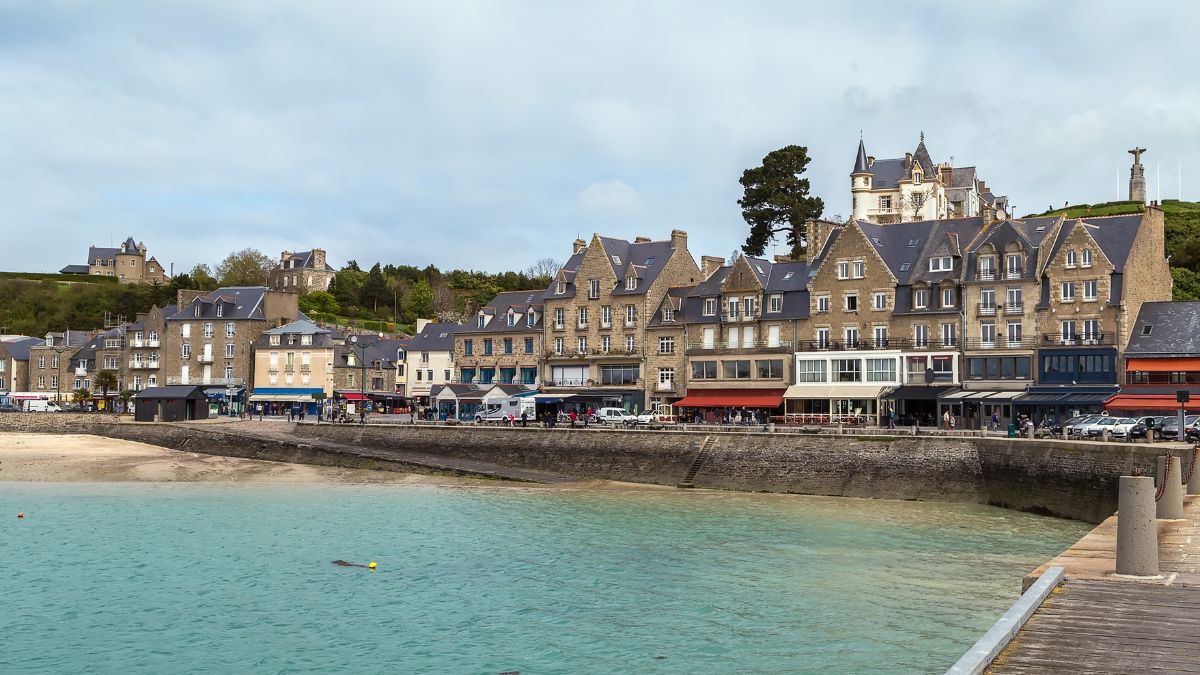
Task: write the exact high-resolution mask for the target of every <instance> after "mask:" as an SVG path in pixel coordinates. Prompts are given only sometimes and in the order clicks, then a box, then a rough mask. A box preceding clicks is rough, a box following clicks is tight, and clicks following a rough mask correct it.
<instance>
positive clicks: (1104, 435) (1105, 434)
mask: <svg viewBox="0 0 1200 675" xmlns="http://www.w3.org/2000/svg"><path fill="white" fill-rule="evenodd" d="M1100 440H1102V441H1104V442H1105V443H1108V442H1109V441H1111V440H1112V432H1111V431H1109V430H1108V429H1101V430H1100Z"/></svg>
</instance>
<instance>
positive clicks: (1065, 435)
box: [1062, 422, 1071, 441]
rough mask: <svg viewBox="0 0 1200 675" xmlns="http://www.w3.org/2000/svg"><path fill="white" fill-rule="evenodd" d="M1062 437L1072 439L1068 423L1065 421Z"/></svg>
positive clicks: (1067, 439) (1066, 439)
mask: <svg viewBox="0 0 1200 675" xmlns="http://www.w3.org/2000/svg"><path fill="white" fill-rule="evenodd" d="M1062 439H1063V440H1064V441H1069V440H1071V434H1069V433H1067V423H1066V422H1063V425H1062Z"/></svg>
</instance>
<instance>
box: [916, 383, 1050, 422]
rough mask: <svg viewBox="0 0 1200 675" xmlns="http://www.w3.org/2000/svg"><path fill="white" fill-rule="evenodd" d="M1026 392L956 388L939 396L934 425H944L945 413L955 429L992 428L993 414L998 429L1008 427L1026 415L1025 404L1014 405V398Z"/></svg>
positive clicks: (1027, 411)
mask: <svg viewBox="0 0 1200 675" xmlns="http://www.w3.org/2000/svg"><path fill="white" fill-rule="evenodd" d="M1024 393H1025V390H1024V389H1019V390H996V389H986V390H970V389H957V390H952V391H949V392H947V393H944V394H941V395H940V396H939V397H938V420H937V425H938V426H940V427H945V426H946V422H945V420H946V414H947V413H948V414H949V416H950V418H951V421H950V425H951V426H952V427H953V428H955V429H968V430H974V431H979V430H981V429H985V428H991V426H992V424H993V415H994V416H995V426H996V427H997V428H998V429H1007V428H1008V425H1009V424H1016V422H1017V419H1018V417H1019V416H1021V415H1028V414H1029V413H1030V408H1029V407H1028V406H1020V407H1019V406H1017V405H1016V404H1015V399H1016V398H1017V397H1019V396H1021V395H1022V394H1024Z"/></svg>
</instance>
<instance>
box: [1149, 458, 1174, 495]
mask: <svg viewBox="0 0 1200 675" xmlns="http://www.w3.org/2000/svg"><path fill="white" fill-rule="evenodd" d="M1174 460H1175V455H1167V461H1165V462H1163V476H1162V480H1160V481H1158V491H1156V492H1155V493H1154V501H1158V500H1160V499H1162V496H1163V492H1165V491H1166V489H1167V476H1170V475H1171V462H1172V461H1174Z"/></svg>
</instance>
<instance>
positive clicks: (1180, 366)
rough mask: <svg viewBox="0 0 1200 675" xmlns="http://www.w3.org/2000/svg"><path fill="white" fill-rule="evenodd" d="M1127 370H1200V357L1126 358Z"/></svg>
mask: <svg viewBox="0 0 1200 675" xmlns="http://www.w3.org/2000/svg"><path fill="white" fill-rule="evenodd" d="M1125 370H1126V371H1131V370H1137V371H1145V372H1148V373H1170V372H1184V371H1197V370H1200V359H1185V358H1178V359H1173V358H1161V359H1126V361H1125Z"/></svg>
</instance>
